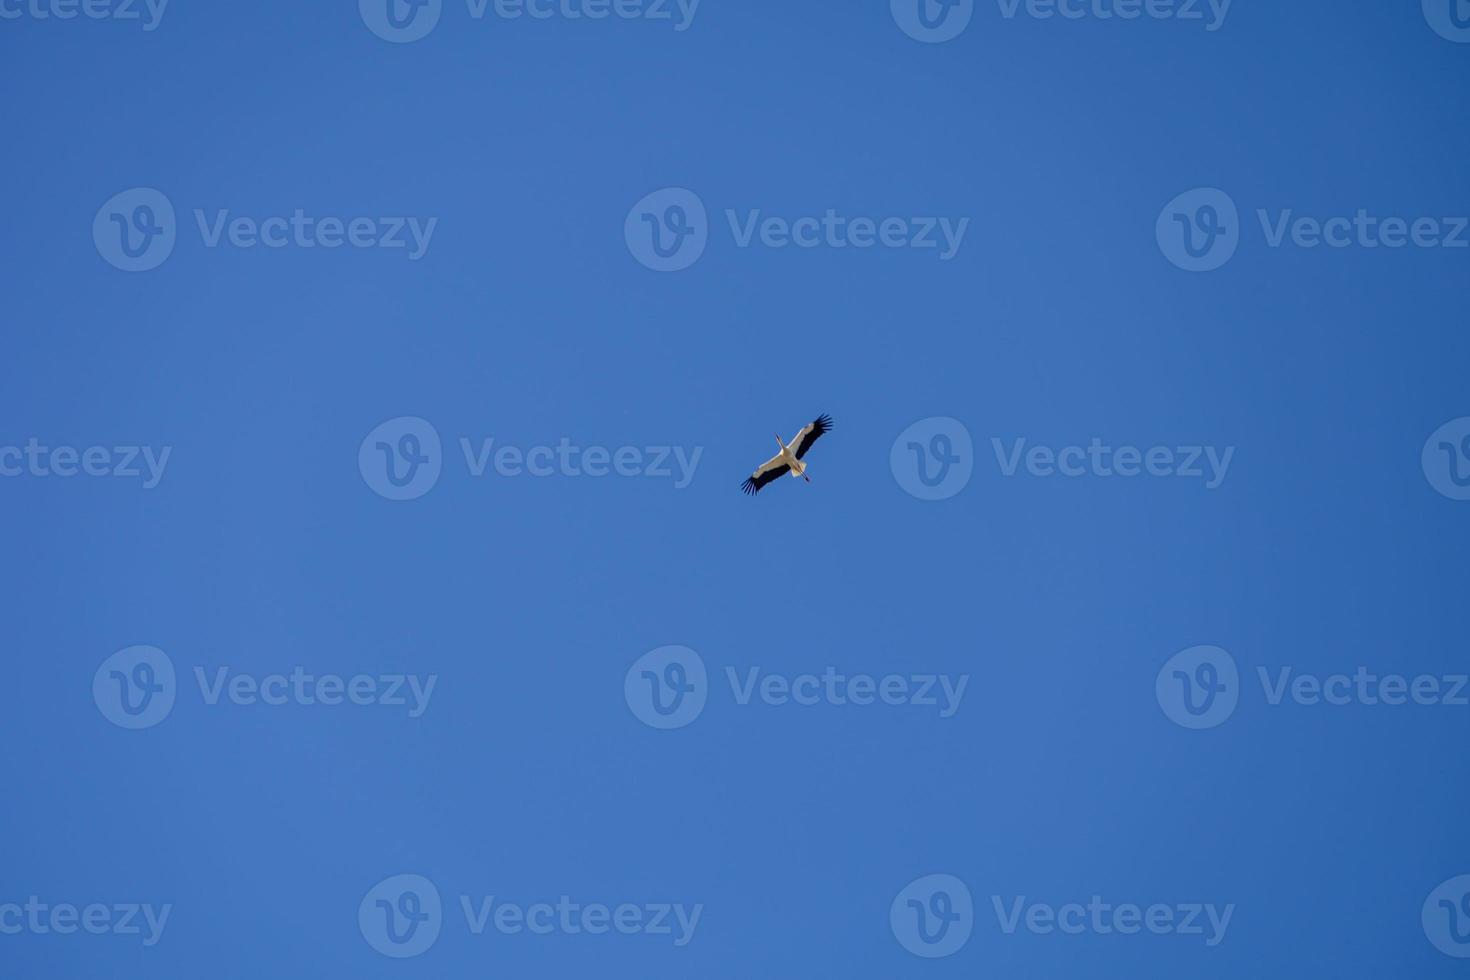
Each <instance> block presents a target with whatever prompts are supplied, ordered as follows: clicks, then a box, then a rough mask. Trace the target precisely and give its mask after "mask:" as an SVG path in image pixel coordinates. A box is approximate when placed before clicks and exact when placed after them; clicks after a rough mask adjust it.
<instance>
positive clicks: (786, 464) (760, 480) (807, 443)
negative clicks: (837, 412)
mask: <svg viewBox="0 0 1470 980" xmlns="http://www.w3.org/2000/svg"><path fill="white" fill-rule="evenodd" d="M831 430H832V416H830V415H819V416H817V418H816V419H815V420H814V421H811V422H808V423H807V424H806V425H804V426H802V427H801V431H800V432H798V433H797V434H796V436H795V437H794V438H793V439H792V440H791V441H790V442H788V443H783V442H782V441H781V437H780V436H779V435H777V436H776V445H778V446H780V447H781V448H780V450H779V451H778V452H777V453H776V455H774V456H772V457H771V458H770V459H768V460H766V461H765V462H764V463H762V464H761V465H760V466H758V467H756V470H755V472H754V473H752V474H750V476H749V477H747V478H746V480H745V482H744V483H742V484H740V489H741V490H742V491H744V492H745V493H748V494H757V493H760V489H761V487H763V486H765V485H766V484H767V483H770V482H771V481H773V480H777V479H780V478H781V477H783V476H785V475H786V474H787V473H790V474H791V475H792V476H799V477H801V478H802V479H803V480H805V481H806V482H808V483H810V482H812V478H811V477H809V476H807V475H806V464H805V463H803V462H802V461H801V459H802V457H803V456H805V455H806V452H807V450H808V449H810V448H812V443H814V442H816V441H817V440H818V439H820V438H821V437H822V436H824V435H826V434H827V433H828V432H830V431H831Z"/></svg>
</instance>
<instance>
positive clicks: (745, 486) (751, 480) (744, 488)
mask: <svg viewBox="0 0 1470 980" xmlns="http://www.w3.org/2000/svg"><path fill="white" fill-rule="evenodd" d="M759 491H760V487H758V486H756V485H755V477H753V476H748V477H746V478H745V482H744V483H742V484H740V492H741V493H748V494H750V495H751V496H752V497H754V496H755V495H756V493H758V492H759Z"/></svg>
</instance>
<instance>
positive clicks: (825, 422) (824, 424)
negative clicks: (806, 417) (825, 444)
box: [812, 412, 832, 432]
mask: <svg viewBox="0 0 1470 980" xmlns="http://www.w3.org/2000/svg"><path fill="white" fill-rule="evenodd" d="M812 424H813V425H815V426H816V427H817V431H818V432H826V431H827V430H828V429H830V428H832V416H830V415H828V414H827V413H826V412H823V413H822V414H821V415H818V416H817V420H816V421H815V422H813V423H812Z"/></svg>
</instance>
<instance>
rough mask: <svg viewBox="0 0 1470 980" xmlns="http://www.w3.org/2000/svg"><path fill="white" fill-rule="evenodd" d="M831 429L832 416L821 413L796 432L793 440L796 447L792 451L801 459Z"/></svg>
mask: <svg viewBox="0 0 1470 980" xmlns="http://www.w3.org/2000/svg"><path fill="white" fill-rule="evenodd" d="M831 431H832V416H830V415H819V416H818V417H817V419H816V421H814V422H811V423H808V424H807V425H805V426H803V427H802V430H801V431H800V432H798V433H797V434H796V438H795V439H792V440H791V441H792V442H793V443H795V448H793V449H792V450H791V451H792V452H793V453H795V454H796V458H797V459H801V458H802V457H803V456H805V455H806V451H807V450H808V449H810V448H812V443H814V442H816V441H817V440H818V439H820V438H821V437H822V436H824V435H825V434H827V433H828V432H831Z"/></svg>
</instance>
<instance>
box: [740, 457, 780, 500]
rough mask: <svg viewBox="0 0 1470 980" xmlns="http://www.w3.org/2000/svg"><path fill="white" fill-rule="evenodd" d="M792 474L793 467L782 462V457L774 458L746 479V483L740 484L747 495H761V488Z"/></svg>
mask: <svg viewBox="0 0 1470 980" xmlns="http://www.w3.org/2000/svg"><path fill="white" fill-rule="evenodd" d="M790 472H791V467H789V466H787V465H786V464H785V463H783V462H781V457H780V456H772V457H771V458H770V459H768V460H766V461H765V462H764V463H762V464H761V465H760V466H759V467H757V468H756V471H755V472H754V473H752V474H750V476H748V477H746V480H745V482H744V483H742V484H740V489H741V490H743V491H745V492H746V493H760V489H761V487H763V486H765V485H766V484H767V483H770V482H771V481H773V480H779V479H780V478H781V477H783V476H785V475H786V474H787V473H790Z"/></svg>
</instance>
